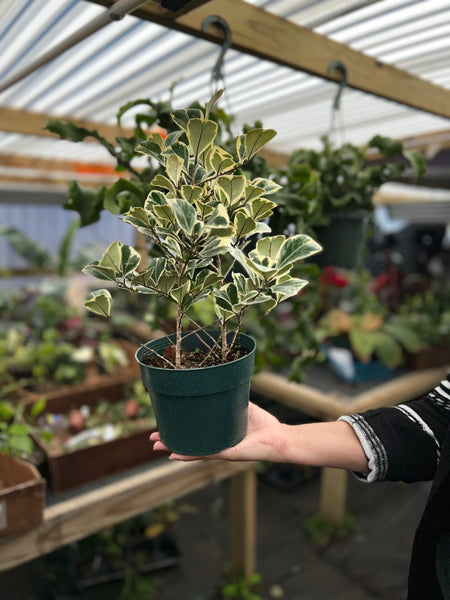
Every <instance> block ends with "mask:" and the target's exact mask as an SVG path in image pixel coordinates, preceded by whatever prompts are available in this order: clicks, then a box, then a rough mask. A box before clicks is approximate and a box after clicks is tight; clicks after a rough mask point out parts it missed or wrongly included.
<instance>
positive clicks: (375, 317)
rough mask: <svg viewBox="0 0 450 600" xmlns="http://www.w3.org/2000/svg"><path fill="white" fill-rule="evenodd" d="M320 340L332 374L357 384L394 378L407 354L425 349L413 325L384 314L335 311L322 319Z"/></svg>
mask: <svg viewBox="0 0 450 600" xmlns="http://www.w3.org/2000/svg"><path fill="white" fill-rule="evenodd" d="M317 336H318V339H319V341H320V342H322V343H324V344H325V346H324V349H325V354H326V355H327V359H328V363H329V365H330V367H331V368H332V370H333V371H334V372H335V373H336V374H337V375H338V376H339V377H340V378H341V379H344V381H349V382H353V383H355V382H357V381H369V380H378V379H385V378H388V377H390V376H391V375H392V370H393V369H396V368H398V367H400V366H402V365H403V364H404V363H405V360H406V353H407V352H409V353H416V352H418V351H419V350H420V348H421V346H422V343H421V340H420V338H419V336H418V335H417V333H416V332H415V330H414V325H413V323H412V322H410V323H407V322H405V320H404V319H402V318H400V317H399V316H398V315H390V314H384V313H383V312H382V311H381V310H379V311H367V312H361V313H353V314H351V313H349V312H347V311H345V310H342V309H339V308H333V309H331V310H329V311H328V312H326V313H325V314H324V315H323V316H322V317H321V318H320V319H319V322H318V324H317Z"/></svg>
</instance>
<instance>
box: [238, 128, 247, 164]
mask: <svg viewBox="0 0 450 600" xmlns="http://www.w3.org/2000/svg"><path fill="white" fill-rule="evenodd" d="M236 154H237V157H238V159H239V162H241V163H242V162H245V159H246V158H247V157H246V154H245V136H244V134H243V133H242V134H241V135H238V136H237V138H236Z"/></svg>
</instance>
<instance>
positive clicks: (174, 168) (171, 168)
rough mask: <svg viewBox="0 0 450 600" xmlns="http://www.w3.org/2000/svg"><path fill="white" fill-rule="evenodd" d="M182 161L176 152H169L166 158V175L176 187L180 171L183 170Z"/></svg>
mask: <svg viewBox="0 0 450 600" xmlns="http://www.w3.org/2000/svg"><path fill="white" fill-rule="evenodd" d="M183 167H184V161H183V159H182V158H181V156H178V154H171V155H170V156H168V157H167V159H166V171H167V175H168V176H169V177H170V180H171V181H172V183H173V184H174V185H175V187H178V183H179V181H180V177H181V173H182V171H183Z"/></svg>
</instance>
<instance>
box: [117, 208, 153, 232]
mask: <svg viewBox="0 0 450 600" xmlns="http://www.w3.org/2000/svg"><path fill="white" fill-rule="evenodd" d="M149 217H150V215H149V212H148V211H147V210H146V209H144V208H141V207H140V206H136V207H134V208H132V209H131V210H129V211H128V212H127V213H126V214H125V215H124V216H123V217H122V221H124V222H125V223H130V224H131V225H134V227H148V225H150V224H151V221H150V218H149Z"/></svg>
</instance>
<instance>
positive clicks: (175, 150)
mask: <svg viewBox="0 0 450 600" xmlns="http://www.w3.org/2000/svg"><path fill="white" fill-rule="evenodd" d="M168 152H170V153H172V154H176V155H177V156H179V157H180V158H181V160H182V161H183V168H184V169H185V170H186V171H187V170H188V169H189V148H188V147H187V146H186V144H183V142H176V143H175V144H172V146H171V147H170V150H169V151H166V153H168Z"/></svg>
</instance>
